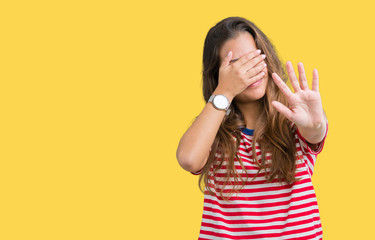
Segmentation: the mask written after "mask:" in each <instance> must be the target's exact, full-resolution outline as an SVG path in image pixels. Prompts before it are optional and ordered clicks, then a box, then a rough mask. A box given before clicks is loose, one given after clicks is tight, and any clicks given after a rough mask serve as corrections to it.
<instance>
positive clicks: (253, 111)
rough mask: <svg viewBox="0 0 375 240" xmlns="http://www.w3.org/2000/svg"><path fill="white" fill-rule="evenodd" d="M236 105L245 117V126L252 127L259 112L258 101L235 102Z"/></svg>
mask: <svg viewBox="0 0 375 240" xmlns="http://www.w3.org/2000/svg"><path fill="white" fill-rule="evenodd" d="M236 105H237V107H238V108H239V109H240V111H241V113H242V114H243V116H244V118H245V123H246V128H249V129H254V128H255V124H256V121H257V119H258V117H259V113H260V101H253V102H239V103H237V102H236Z"/></svg>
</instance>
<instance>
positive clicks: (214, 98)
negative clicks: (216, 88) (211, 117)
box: [208, 94, 230, 115]
mask: <svg viewBox="0 0 375 240" xmlns="http://www.w3.org/2000/svg"><path fill="white" fill-rule="evenodd" d="M208 102H212V104H213V105H214V107H215V108H216V109H219V110H226V111H227V112H226V113H225V115H229V113H230V109H229V106H230V102H229V100H228V98H227V97H226V96H224V95H222V94H218V95H215V94H212V95H211V97H210V99H208Z"/></svg>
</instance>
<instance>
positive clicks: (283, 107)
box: [272, 101, 293, 122]
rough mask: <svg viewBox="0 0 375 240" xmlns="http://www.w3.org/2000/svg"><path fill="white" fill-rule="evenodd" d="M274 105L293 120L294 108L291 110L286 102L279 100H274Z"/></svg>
mask: <svg viewBox="0 0 375 240" xmlns="http://www.w3.org/2000/svg"><path fill="white" fill-rule="evenodd" d="M272 105H273V106H274V107H275V108H276V110H277V111H279V112H280V113H281V114H283V115H284V116H285V117H286V118H287V119H289V120H290V121H292V122H293V112H292V110H290V109H289V108H287V107H286V106H285V105H284V104H282V103H280V102H278V101H272Z"/></svg>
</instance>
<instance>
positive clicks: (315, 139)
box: [298, 111, 328, 144]
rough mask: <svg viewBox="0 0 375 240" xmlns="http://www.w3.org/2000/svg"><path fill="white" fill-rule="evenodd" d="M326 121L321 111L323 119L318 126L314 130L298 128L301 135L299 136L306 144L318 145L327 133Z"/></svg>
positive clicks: (325, 116)
mask: <svg viewBox="0 0 375 240" xmlns="http://www.w3.org/2000/svg"><path fill="white" fill-rule="evenodd" d="M327 121H328V120H327V115H326V114H325V112H324V111H323V118H322V121H321V123H320V124H319V125H317V126H316V127H314V128H307V127H306V128H304V127H298V131H299V133H300V134H301V136H302V137H304V138H305V139H306V141H307V142H309V143H311V144H317V143H320V142H321V141H322V140H323V138H324V136H325V134H326V131H327Z"/></svg>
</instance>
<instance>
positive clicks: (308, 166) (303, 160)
mask: <svg viewBox="0 0 375 240" xmlns="http://www.w3.org/2000/svg"><path fill="white" fill-rule="evenodd" d="M327 132H328V123H327V131H326V134H325V136H324V139H323V140H322V141H321V142H320V143H319V144H318V145H317V147H316V148H315V149H311V148H310V147H309V145H308V144H307V142H306V140H305V139H304V138H303V137H302V136H301V134H300V133H299V131H298V129H297V130H296V132H295V137H296V147H297V153H296V155H297V157H296V164H297V165H296V168H297V169H296V178H301V180H300V181H297V182H295V183H293V184H290V185H288V184H286V182H284V183H281V184H280V183H279V182H278V181H277V179H274V181H273V182H270V183H266V181H265V180H266V179H265V177H264V171H263V170H262V171H261V172H260V173H259V175H258V176H257V177H256V178H255V179H254V180H253V181H252V182H250V181H251V179H252V178H253V177H254V176H255V174H256V173H257V171H258V169H259V168H258V166H257V165H256V164H255V163H254V162H253V160H252V159H251V156H252V151H251V142H252V137H253V130H252V129H248V128H242V129H241V142H240V147H239V149H238V154H239V155H240V156H241V158H242V161H243V164H244V166H245V168H246V170H247V172H248V177H249V178H248V181H249V182H247V183H246V185H245V187H244V188H243V189H241V190H240V192H239V194H237V193H233V195H232V196H231V197H230V201H229V202H228V201H225V200H224V199H222V198H221V197H220V192H215V189H216V190H217V189H220V188H218V187H220V186H222V185H221V184H223V183H224V182H223V181H219V180H223V179H224V178H223V177H225V162H224V163H223V165H222V167H221V169H220V170H219V172H218V175H216V177H217V178H216V180H213V179H212V178H211V179H210V185H212V186H214V187H211V190H212V191H214V193H215V196H212V195H209V194H207V193H208V191H207V189H206V190H205V194H204V206H203V214H202V222H201V227H200V233H199V239H201V240H203V239H267V240H271V239H316V240H318V239H322V237H323V231H322V225H321V221H320V215H319V209H318V203H317V199H316V195H315V190H314V187H313V184H312V182H311V176H312V174H313V170H314V165H315V161H316V156H317V155H318V153H320V152H321V151H322V149H323V145H324V141H325V139H326V136H327ZM210 150H211V149H210ZM256 152H257V155H258V154H259V155H258V159H259V161H261V158H260V148H259V144H256ZM216 156H220V155H218V154H217V153H216ZM267 156H269V155H266V157H267ZM270 161H271V159H270V157H268V158H267V160H266V165H267V164H269V163H270ZM235 166H236V170H237V172H238V173H242V174H241V177H243V178H244V179H246V174H245V173H244V172H243V170H242V168H241V165H240V163H239V162H238V160H237V159H235ZM268 170H269V168H267V171H268ZM210 171H212V167H211V170H210ZM191 173H192V174H194V175H199V174H200V173H201V170H200V171H198V172H191ZM218 178H219V180H218ZM231 179H232V180H233V178H231ZM231 179H230V180H231ZM239 181H240V184H242V182H241V180H239ZM229 183H230V182H229ZM229 187H231V186H229V184H228V186H226V187H225V189H228V188H229ZM224 193H225V191H224Z"/></svg>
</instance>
